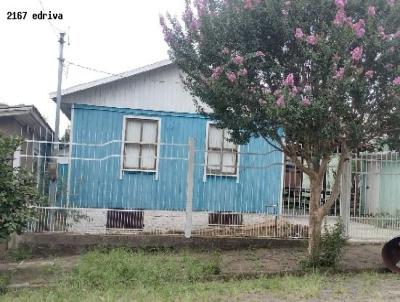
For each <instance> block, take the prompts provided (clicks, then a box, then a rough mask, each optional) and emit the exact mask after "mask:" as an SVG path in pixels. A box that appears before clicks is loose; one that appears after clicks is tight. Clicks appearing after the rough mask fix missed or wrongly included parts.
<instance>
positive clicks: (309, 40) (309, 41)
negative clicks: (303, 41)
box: [307, 35, 317, 45]
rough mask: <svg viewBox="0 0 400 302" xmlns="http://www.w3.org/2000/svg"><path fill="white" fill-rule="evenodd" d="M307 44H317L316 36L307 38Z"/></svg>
mask: <svg viewBox="0 0 400 302" xmlns="http://www.w3.org/2000/svg"><path fill="white" fill-rule="evenodd" d="M307 43H308V44H311V45H316V44H317V37H316V36H315V35H310V36H308V37H307Z"/></svg>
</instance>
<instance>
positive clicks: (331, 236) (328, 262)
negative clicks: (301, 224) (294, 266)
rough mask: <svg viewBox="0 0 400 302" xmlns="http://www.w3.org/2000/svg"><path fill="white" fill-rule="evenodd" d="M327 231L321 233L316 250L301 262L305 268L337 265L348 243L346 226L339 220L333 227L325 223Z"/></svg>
mask: <svg viewBox="0 0 400 302" xmlns="http://www.w3.org/2000/svg"><path fill="white" fill-rule="evenodd" d="M324 229H325V232H324V233H323V234H322V235H321V240H320V242H319V245H318V248H317V249H316V251H315V252H314V253H313V254H312V255H310V256H309V257H308V259H306V260H305V261H302V262H301V265H302V267H303V268H304V269H309V268H333V267H335V266H336V265H337V263H338V262H339V260H340V258H341V257H342V255H343V248H344V246H345V244H346V239H345V238H344V236H343V234H344V226H343V223H342V222H341V221H338V222H337V223H336V224H335V225H334V226H333V228H331V229H329V228H328V227H327V225H326V224H325V227H324Z"/></svg>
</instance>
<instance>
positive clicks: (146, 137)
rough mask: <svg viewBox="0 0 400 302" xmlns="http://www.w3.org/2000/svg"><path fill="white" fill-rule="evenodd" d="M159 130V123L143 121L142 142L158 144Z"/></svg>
mask: <svg viewBox="0 0 400 302" xmlns="http://www.w3.org/2000/svg"><path fill="white" fill-rule="evenodd" d="M157 128H158V122H156V121H146V120H143V132H142V142H143V143H157V135H158V134H157Z"/></svg>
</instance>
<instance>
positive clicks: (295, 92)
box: [292, 86, 299, 95]
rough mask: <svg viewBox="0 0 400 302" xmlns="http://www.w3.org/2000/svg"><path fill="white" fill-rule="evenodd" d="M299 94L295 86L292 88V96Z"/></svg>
mask: <svg viewBox="0 0 400 302" xmlns="http://www.w3.org/2000/svg"><path fill="white" fill-rule="evenodd" d="M298 93H299V89H298V88H297V87H296V86H293V88H292V94H293V95H297V94H298Z"/></svg>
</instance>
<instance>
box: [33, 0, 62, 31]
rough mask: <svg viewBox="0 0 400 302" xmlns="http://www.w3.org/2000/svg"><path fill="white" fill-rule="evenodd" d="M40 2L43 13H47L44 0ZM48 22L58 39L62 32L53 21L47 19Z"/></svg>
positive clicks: (39, 0)
mask: <svg viewBox="0 0 400 302" xmlns="http://www.w3.org/2000/svg"><path fill="white" fill-rule="evenodd" d="M38 2H39V5H40V8H41V9H42V11H44V12H46V11H47V10H46V8H45V7H44V5H43V2H42V0H38ZM47 21H48V22H49V24H50V27H51V29H52V30H53V32H54V34H55V35H56V36H57V38H58V33H59V32H61V31H62V30H60V29H59V28H58V27H57V26H55V25H54V24H53V22H51V20H49V19H47Z"/></svg>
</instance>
